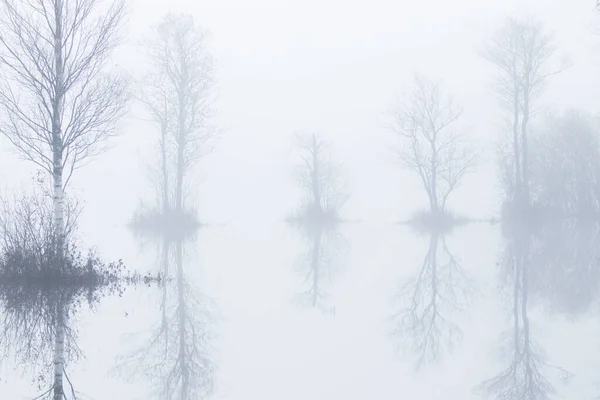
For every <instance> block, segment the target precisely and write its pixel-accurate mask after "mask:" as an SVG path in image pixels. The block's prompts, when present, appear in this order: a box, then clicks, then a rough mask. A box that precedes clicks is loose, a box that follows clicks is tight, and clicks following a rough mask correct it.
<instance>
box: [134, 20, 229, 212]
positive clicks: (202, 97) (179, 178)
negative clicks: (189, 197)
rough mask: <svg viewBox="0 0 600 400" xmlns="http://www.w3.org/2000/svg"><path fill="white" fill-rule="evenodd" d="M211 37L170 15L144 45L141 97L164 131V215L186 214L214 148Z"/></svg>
mask: <svg viewBox="0 0 600 400" xmlns="http://www.w3.org/2000/svg"><path fill="white" fill-rule="evenodd" d="M207 43H208V34H207V33H206V32H205V31H204V30H203V29H202V28H200V27H199V26H198V25H197V24H196V23H195V22H194V19H193V18H192V17H191V16H189V15H182V14H178V15H175V14H168V15H167V16H165V18H164V19H163V21H162V22H161V23H160V24H159V25H157V26H156V27H155V28H154V31H153V34H152V36H151V37H150V38H149V40H147V42H146V43H145V49H146V54H147V56H148V58H149V60H150V63H149V67H150V68H149V69H150V71H149V73H148V74H147V75H146V76H145V77H144V78H143V80H142V81H141V82H140V85H141V89H140V93H139V98H140V100H141V101H142V103H143V104H144V105H145V106H146V109H147V111H148V112H149V113H150V116H151V118H152V120H153V121H154V122H155V123H156V124H157V125H158V127H159V129H160V139H159V147H160V160H161V161H160V164H161V165H160V171H161V173H160V178H159V182H160V184H159V186H160V188H161V192H162V195H161V202H162V208H163V211H167V210H169V209H175V210H177V211H178V212H183V211H184V208H185V204H184V189H185V182H186V178H187V177H188V173H189V172H190V170H191V169H192V167H193V166H194V164H195V163H196V162H197V161H198V160H199V159H200V158H201V157H202V156H204V155H206V154H207V153H208V152H210V151H211V150H212V148H213V144H214V139H215V138H216V136H217V133H218V131H217V130H216V129H215V128H214V127H213V126H211V125H209V123H208V120H209V118H210V117H211V116H212V110H211V106H212V104H213V98H212V96H211V94H212V89H213V86H214V83H215V80H214V61H213V57H212V56H211V55H210V53H209V51H208V48H207Z"/></svg>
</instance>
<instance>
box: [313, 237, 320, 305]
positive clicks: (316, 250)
mask: <svg viewBox="0 0 600 400" xmlns="http://www.w3.org/2000/svg"><path fill="white" fill-rule="evenodd" d="M320 261H321V232H320V231H319V233H317V234H316V235H315V238H314V241H313V251H312V262H311V268H312V270H313V302H312V305H313V307H316V306H317V301H318V297H319V272H320V271H319V270H320V269H321V265H320Z"/></svg>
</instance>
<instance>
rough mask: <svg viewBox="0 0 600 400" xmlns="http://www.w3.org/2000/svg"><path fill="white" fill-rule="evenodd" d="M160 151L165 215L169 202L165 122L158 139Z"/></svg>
mask: <svg viewBox="0 0 600 400" xmlns="http://www.w3.org/2000/svg"><path fill="white" fill-rule="evenodd" d="M160 152H161V169H162V181H163V187H162V203H163V204H162V209H163V215H167V213H168V211H169V209H170V204H169V170H168V169H167V123H166V122H163V123H162V124H161V140H160Z"/></svg>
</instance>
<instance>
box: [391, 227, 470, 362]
mask: <svg viewBox="0 0 600 400" xmlns="http://www.w3.org/2000/svg"><path fill="white" fill-rule="evenodd" d="M472 290H473V281H472V280H471V279H470V278H469V277H468V276H467V274H466V273H465V271H464V270H463V269H462V267H461V265H460V264H459V262H458V261H457V259H456V258H455V257H454V255H452V253H451V252H450V251H449V250H448V247H447V245H446V241H445V238H444V234H443V233H441V232H438V231H433V232H431V234H430V237H429V248H428V250H427V253H426V254H425V257H424V259H423V262H422V264H421V266H420V268H419V271H418V273H417V274H416V276H414V277H412V278H410V279H409V280H408V281H407V282H406V283H405V284H404V286H403V287H402V288H401V290H400V293H399V298H400V299H401V303H402V305H403V307H402V309H401V310H400V311H399V312H398V313H397V314H395V315H394V318H393V320H394V325H395V329H394V334H395V335H397V336H398V337H399V338H400V339H401V347H402V348H403V350H405V351H406V352H408V353H410V354H412V355H413V356H415V368H417V369H418V368H420V367H422V366H424V365H425V364H429V363H431V362H433V361H436V360H437V359H439V358H440V357H442V356H443V355H444V354H445V353H446V352H448V351H450V350H451V349H452V348H453V347H454V346H455V345H456V344H457V343H458V342H459V341H460V339H461V338H462V330H461V329H460V327H459V326H458V324H457V323H456V322H455V320H454V318H455V317H456V316H455V315H453V314H455V313H456V312H457V311H462V310H463V309H464V308H465V306H466V305H467V304H468V301H469V299H470V297H471V293H472Z"/></svg>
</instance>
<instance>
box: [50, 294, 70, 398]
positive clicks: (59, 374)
mask: <svg viewBox="0 0 600 400" xmlns="http://www.w3.org/2000/svg"><path fill="white" fill-rule="evenodd" d="M56 317H57V318H56V333H55V336H54V385H53V388H54V400H63V397H64V393H65V392H64V386H63V377H64V370H65V336H66V335H65V331H66V329H67V308H66V306H65V304H64V303H63V301H62V299H59V301H58V305H57V307H56Z"/></svg>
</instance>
